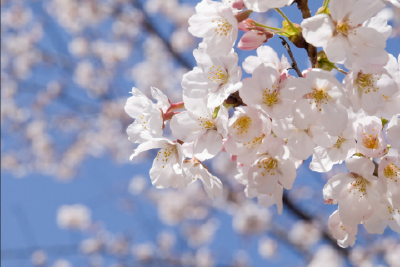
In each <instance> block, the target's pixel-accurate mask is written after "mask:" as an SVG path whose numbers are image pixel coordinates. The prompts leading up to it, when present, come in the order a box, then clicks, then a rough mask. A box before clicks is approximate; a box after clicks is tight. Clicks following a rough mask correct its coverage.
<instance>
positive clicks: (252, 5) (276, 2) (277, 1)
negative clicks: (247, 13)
mask: <svg viewBox="0 0 400 267" xmlns="http://www.w3.org/2000/svg"><path fill="white" fill-rule="evenodd" d="M243 2H244V4H245V6H246V7H247V8H248V9H251V10H253V11H255V12H266V11H268V9H271V8H280V7H284V6H289V5H290V4H292V3H293V0H243Z"/></svg>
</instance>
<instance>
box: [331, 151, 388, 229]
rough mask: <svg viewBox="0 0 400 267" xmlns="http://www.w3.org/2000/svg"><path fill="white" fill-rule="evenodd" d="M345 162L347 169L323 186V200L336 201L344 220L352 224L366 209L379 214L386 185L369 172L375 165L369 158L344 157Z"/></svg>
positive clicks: (365, 212) (360, 217) (358, 219)
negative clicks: (347, 170) (346, 171)
mask: <svg viewBox="0 0 400 267" xmlns="http://www.w3.org/2000/svg"><path fill="white" fill-rule="evenodd" d="M346 166H347V168H348V169H349V171H350V173H342V174H338V175H335V176H333V177H332V178H331V179H329V181H328V182H327V183H326V185H325V186H324V190H323V193H324V200H325V201H328V202H329V200H331V202H336V201H337V203H338V205H339V209H338V210H339V215H340V218H341V221H342V222H343V224H344V225H349V226H352V227H355V226H356V225H357V224H359V223H361V221H362V219H363V216H365V215H366V214H367V213H368V211H369V209H372V210H373V211H374V212H377V214H382V212H383V211H382V210H381V206H380V204H379V202H380V201H381V199H382V197H383V194H384V193H385V192H386V185H385V184H383V183H382V182H381V180H379V179H378V178H377V177H376V176H374V175H372V174H373V172H374V169H375V166H374V164H373V163H372V161H371V160H370V159H369V158H358V157H355V158H351V159H347V160H346Z"/></svg>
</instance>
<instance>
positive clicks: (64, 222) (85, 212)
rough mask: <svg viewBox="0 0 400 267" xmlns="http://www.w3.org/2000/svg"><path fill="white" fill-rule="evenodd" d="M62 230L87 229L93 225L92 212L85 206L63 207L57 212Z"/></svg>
mask: <svg viewBox="0 0 400 267" xmlns="http://www.w3.org/2000/svg"><path fill="white" fill-rule="evenodd" d="M57 223H58V226H59V227H60V228H70V229H80V230H83V229H86V228H88V227H89V226H90V224H91V211H90V210H89V209H88V208H87V207H86V206H84V205H81V204H75V205H63V206H61V207H60V208H58V210H57Z"/></svg>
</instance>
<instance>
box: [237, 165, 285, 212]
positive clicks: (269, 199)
mask: <svg viewBox="0 0 400 267" xmlns="http://www.w3.org/2000/svg"><path fill="white" fill-rule="evenodd" d="M251 167H252V166H251V165H250V164H246V165H243V164H238V166H237V169H238V174H237V175H236V176H235V179H236V180H237V181H238V182H239V183H241V184H243V185H245V186H246V188H245V190H244V192H245V194H246V197H247V198H255V197H257V199H258V205H260V206H263V207H265V208H269V207H271V206H272V205H274V204H275V205H276V207H277V209H278V213H279V214H282V210H283V203H282V196H283V187H282V185H281V184H279V183H278V185H277V187H276V189H275V192H274V193H272V194H261V193H259V192H258V191H257V188H256V187H250V186H249V171H250V169H251Z"/></svg>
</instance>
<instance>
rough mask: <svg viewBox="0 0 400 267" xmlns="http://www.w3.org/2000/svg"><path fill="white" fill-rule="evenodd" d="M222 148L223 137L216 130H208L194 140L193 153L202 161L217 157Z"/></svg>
mask: <svg viewBox="0 0 400 267" xmlns="http://www.w3.org/2000/svg"><path fill="white" fill-rule="evenodd" d="M221 150H222V137H221V135H220V134H219V133H218V132H217V131H214V130H208V131H207V132H206V134H203V135H202V136H200V137H199V139H197V140H196V141H195V142H194V147H193V153H194V156H195V157H196V158H198V159H199V160H200V161H203V160H206V159H210V158H213V157H215V156H216V155H217V154H218V153H219V152H220V151H221Z"/></svg>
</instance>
